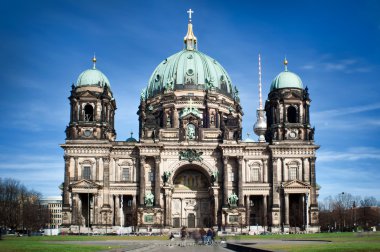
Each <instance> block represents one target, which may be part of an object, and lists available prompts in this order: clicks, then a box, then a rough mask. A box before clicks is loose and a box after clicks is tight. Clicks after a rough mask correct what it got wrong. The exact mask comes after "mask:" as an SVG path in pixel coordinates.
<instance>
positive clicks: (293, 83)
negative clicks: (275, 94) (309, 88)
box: [270, 59, 303, 91]
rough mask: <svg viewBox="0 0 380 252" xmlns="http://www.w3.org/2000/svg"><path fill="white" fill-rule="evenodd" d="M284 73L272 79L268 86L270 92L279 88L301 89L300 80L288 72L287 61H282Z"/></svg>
mask: <svg viewBox="0 0 380 252" xmlns="http://www.w3.org/2000/svg"><path fill="white" fill-rule="evenodd" d="M284 65H285V71H283V72H281V73H279V75H277V76H276V78H274V79H273V81H272V84H271V86H270V91H273V90H275V89H280V88H300V89H303V85H302V80H301V78H300V77H299V76H298V75H297V74H295V73H292V72H290V71H288V67H287V65H288V61H287V60H286V59H285V60H284Z"/></svg>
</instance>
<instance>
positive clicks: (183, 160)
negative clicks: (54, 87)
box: [61, 41, 319, 232]
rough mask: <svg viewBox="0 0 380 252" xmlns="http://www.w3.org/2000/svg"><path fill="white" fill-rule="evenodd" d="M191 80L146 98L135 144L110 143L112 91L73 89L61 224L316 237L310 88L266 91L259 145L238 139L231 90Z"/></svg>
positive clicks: (239, 117) (238, 109)
mask: <svg viewBox="0 0 380 252" xmlns="http://www.w3.org/2000/svg"><path fill="white" fill-rule="evenodd" d="M193 42H194V41H193ZM192 50H194V49H192ZM187 53H188V54H191V52H187ZM187 59H191V58H190V56H188V57H187ZM163 64H165V62H164V63H163ZM94 69H95V66H94ZM189 72H190V71H189V70H188V71H187V72H186V73H189ZM191 75H193V71H191ZM191 75H190V74H189V77H188V78H187V77H186V78H185V77H184V78H183V79H184V80H185V82H184V83H178V82H176V81H174V80H173V81H172V82H170V88H162V89H155V90H153V91H152V90H151V91H150V92H151V93H150V95H149V96H148V95H146V93H144V92H145V90H144V91H143V93H142V95H141V102H140V105H139V108H138V115H139V141H136V140H135V139H133V138H132V137H131V138H129V139H128V140H127V141H115V137H116V132H115V129H114V115H115V110H116V102H115V100H114V98H113V96H112V92H111V90H110V88H109V86H107V85H103V86H100V85H96V83H95V84H94V85H77V86H73V87H72V91H71V96H70V97H69V100H70V106H71V115H70V123H69V125H68V126H67V129H66V135H67V138H66V142H65V144H62V145H61V147H62V148H63V149H64V159H65V180H64V193H63V217H62V218H63V225H64V226H66V227H74V226H82V227H83V226H90V227H92V229H97V228H98V229H102V228H105V227H108V228H109V227H112V226H119V227H120V226H121V227H128V226H130V227H134V228H137V229H139V230H140V231H141V230H150V229H155V228H160V229H166V230H167V229H170V228H180V227H182V226H187V227H188V228H198V227H211V226H213V227H215V228H217V229H219V230H235V229H236V228H237V227H239V228H241V229H244V230H249V229H250V227H251V226H256V227H258V226H260V227H262V229H265V230H270V231H273V232H288V231H298V230H299V231H302V230H306V229H307V231H309V232H317V231H319V226H318V206H317V194H318V191H317V184H316V176H315V159H316V150H317V149H318V148H319V146H317V145H315V144H314V129H313V128H311V127H310V120H309V118H310V115H309V106H310V99H309V93H308V90H307V88H306V89H302V88H281V89H274V90H272V91H271V92H270V93H269V95H268V100H267V102H266V104H265V114H266V117H267V119H266V121H267V130H266V133H265V141H264V140H263V141H261V142H253V141H242V118H243V112H242V108H241V106H240V99H239V95H238V91H237V89H236V88H235V89H233V88H232V86H231V84H228V83H224V81H225V79H223V78H220V84H219V85H215V86H214V85H210V84H209V85H206V84H205V83H194V80H191ZM177 77H178V76H177ZM156 79H157V80H158V79H159V75H157V77H156ZM152 82H153V84H152V86H154V80H152ZM264 130H265V129H264Z"/></svg>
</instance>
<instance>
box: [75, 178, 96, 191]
mask: <svg viewBox="0 0 380 252" xmlns="http://www.w3.org/2000/svg"><path fill="white" fill-rule="evenodd" d="M70 187H71V188H72V189H99V188H101V186H100V185H98V184H97V183H94V182H92V181H89V180H86V179H82V180H79V181H78V182H75V183H73V184H71V185H70Z"/></svg>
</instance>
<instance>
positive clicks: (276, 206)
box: [271, 157, 280, 226]
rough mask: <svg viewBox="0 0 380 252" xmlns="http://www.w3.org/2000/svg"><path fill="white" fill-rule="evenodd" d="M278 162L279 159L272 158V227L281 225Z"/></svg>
mask: <svg viewBox="0 0 380 252" xmlns="http://www.w3.org/2000/svg"><path fill="white" fill-rule="evenodd" d="M277 160H278V158H276V157H274V158H272V168H273V179H272V194H273V197H272V209H271V212H272V226H278V225H279V224H280V188H279V183H278V172H277Z"/></svg>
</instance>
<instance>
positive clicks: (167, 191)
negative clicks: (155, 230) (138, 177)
mask: <svg viewBox="0 0 380 252" xmlns="http://www.w3.org/2000/svg"><path fill="white" fill-rule="evenodd" d="M164 193H165V195H164V196H165V217H164V218H165V219H164V225H165V226H171V212H172V211H171V209H172V189H171V187H170V186H165V187H164Z"/></svg>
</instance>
